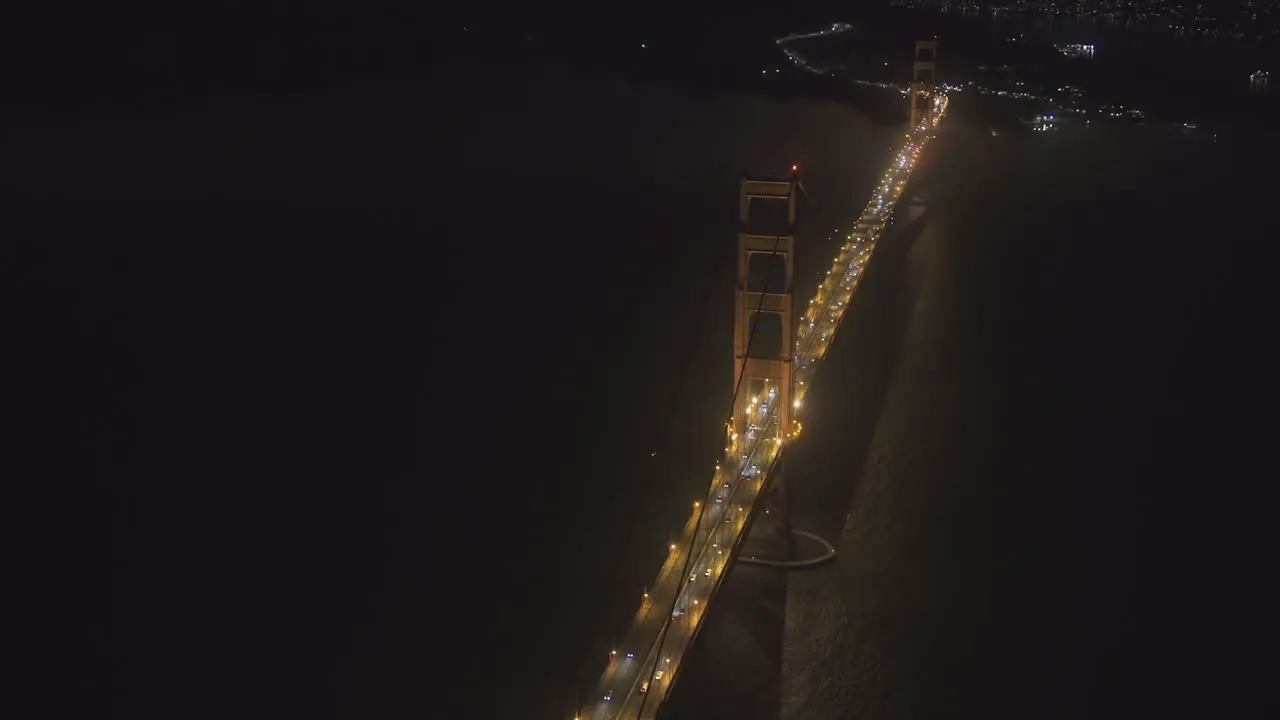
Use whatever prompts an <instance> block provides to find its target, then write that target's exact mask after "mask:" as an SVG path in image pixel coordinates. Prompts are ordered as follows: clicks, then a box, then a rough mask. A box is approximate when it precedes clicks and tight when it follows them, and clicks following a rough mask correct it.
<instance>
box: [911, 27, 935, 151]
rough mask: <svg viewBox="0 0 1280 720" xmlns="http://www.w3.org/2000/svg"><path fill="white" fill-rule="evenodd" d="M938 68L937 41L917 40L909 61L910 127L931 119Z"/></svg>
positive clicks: (913, 127) (913, 128)
mask: <svg viewBox="0 0 1280 720" xmlns="http://www.w3.org/2000/svg"><path fill="white" fill-rule="evenodd" d="M937 69H938V41H937V40H917V41H916V52H915V57H914V59H913V61H912V63H911V129H912V130H915V129H916V128H918V127H920V123H922V122H925V121H928V120H932V114H933V93H934V83H935V82H936V81H937V80H936V75H937Z"/></svg>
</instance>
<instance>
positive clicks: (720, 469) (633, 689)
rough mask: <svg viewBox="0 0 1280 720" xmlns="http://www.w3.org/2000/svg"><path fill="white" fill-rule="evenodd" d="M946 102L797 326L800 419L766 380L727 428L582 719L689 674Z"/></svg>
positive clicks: (658, 698) (625, 705)
mask: <svg viewBox="0 0 1280 720" xmlns="http://www.w3.org/2000/svg"><path fill="white" fill-rule="evenodd" d="M945 111H946V97H945V96H942V95H939V96H937V97H936V98H935V113H934V115H933V116H932V123H929V122H928V121H926V122H922V123H921V124H920V125H919V126H918V127H916V128H914V129H913V131H912V132H910V133H908V134H907V135H906V140H905V143H904V146H903V149H902V150H901V151H900V152H899V153H898V154H897V155H896V156H895V157H894V160H893V161H892V162H891V163H890V166H889V168H888V169H887V170H886V171H885V173H884V174H883V176H882V177H881V182H880V183H879V185H878V186H877V187H876V189H875V191H874V192H873V193H872V195H871V198H870V200H868V202H867V205H866V207H865V208H864V209H863V212H862V214H861V216H860V217H859V219H858V221H857V222H856V223H855V225H854V227H853V230H852V231H851V232H850V233H849V234H848V238H847V242H845V244H844V245H843V246H842V247H841V249H840V251H839V253H837V255H836V257H835V258H833V260H832V267H831V269H830V270H828V271H827V276H826V279H825V280H823V282H822V283H821V284H820V285H819V287H818V290H817V292H816V293H815V295H814V297H813V299H812V300H811V301H810V302H809V305H808V308H807V309H806V311H805V314H804V316H803V318H802V320H801V321H800V327H799V328H798V329H797V335H796V371H795V383H796V386H795V389H794V394H793V397H794V400H793V403H794V413H793V415H794V416H795V417H796V418H797V419H796V420H793V426H792V427H789V428H782V427H779V415H778V412H777V406H776V403H773V402H772V401H773V400H774V398H775V395H776V391H777V388H771V387H768V386H766V387H765V388H764V389H763V391H762V395H761V396H757V397H754V398H752V402H751V404H750V406H749V407H748V409H747V412H748V413H749V414H751V415H752V418H751V420H752V422H751V423H750V424H749V426H748V431H747V432H746V434H745V435H744V436H743V437H738V436H737V435H736V434H734V433H732V432H729V431H726V435H727V437H726V442H725V445H726V446H725V456H724V459H723V460H722V461H721V462H720V463H719V464H718V465H717V466H716V470H715V473H714V474H713V476H712V479H711V486H710V488H709V492H708V495H707V502H706V506H705V507H703V503H701V502H696V503H694V508H693V513H692V515H691V517H690V519H689V521H688V522H687V523H686V524H685V527H684V530H683V531H682V534H681V537H680V539H679V540H677V541H676V542H675V543H673V544H672V545H671V547H670V548H668V556H667V559H666V561H665V562H664V563H663V566H662V568H661V570H659V572H658V576H657V578H656V579H655V580H654V582H653V584H652V586H651V587H650V588H649V590H648V591H647V592H646V593H645V595H644V597H643V598H641V605H640V608H639V610H637V612H636V615H635V617H634V618H633V620H632V624H631V627H630V628H629V629H628V631H627V633H626V636H625V638H624V640H623V641H622V642H621V643H620V644H619V645H618V646H617V647H615V648H614V649H613V650H612V651H611V653H610V656H609V662H608V666H607V667H606V668H605V671H604V673H603V675H602V676H601V678H600V681H599V683H598V684H597V687H596V690H595V692H594V693H593V695H592V697H591V699H590V700H589V702H588V704H587V706H586V707H585V708H583V710H582V711H581V712H580V713H579V715H578V720H613V719H614V718H652V717H655V716H656V714H657V711H658V708H659V707H660V706H661V704H662V702H663V700H665V699H666V697H667V694H668V693H669V692H670V689H671V687H672V685H673V684H674V682H675V678H676V677H677V675H678V674H679V670H680V664H681V661H682V659H683V657H684V652H685V650H686V649H687V648H688V647H689V645H690V644H691V643H692V642H693V639H694V638H695V637H696V635H697V632H698V629H699V628H700V627H701V621H702V618H703V616H704V615H705V613H706V611H707V608H708V607H709V605H710V603H711V601H712V600H713V599H714V596H715V593H716V590H717V589H718V588H719V587H720V581H721V580H722V579H723V577H724V575H725V573H726V571H727V570H728V567H729V563H730V561H731V559H732V557H733V556H734V554H735V551H736V550H737V549H738V547H739V546H740V544H741V543H742V541H743V540H744V539H745V536H746V533H745V532H743V531H744V530H745V529H746V528H747V526H748V525H749V519H750V517H751V513H752V512H753V511H754V510H755V508H756V501H757V500H758V499H759V497H760V494H761V491H762V490H763V488H764V486H765V481H766V479H767V476H768V471H769V469H770V468H771V466H772V463H773V462H774V460H775V459H776V458H777V457H778V456H779V455H780V454H781V451H782V447H783V445H784V443H785V442H787V441H788V440H791V439H794V438H795V437H796V436H797V435H799V433H800V430H801V428H802V424H801V423H800V422H799V420H798V418H799V416H800V414H801V411H802V409H803V404H804V398H805V396H806V395H807V393H808V391H809V388H810V387H811V386H812V379H813V374H814V372H815V371H816V370H817V367H818V364H819V361H820V360H821V359H822V358H823V356H824V355H825V354H826V351H827V348H828V347H829V346H830V344H831V340H832V339H833V338H834V336H835V332H836V330H837V329H839V326H840V322H841V320H842V319H843V318H844V314H845V311H846V310H847V309H848V307H849V301H850V300H851V299H852V297H853V294H854V293H855V292H856V291H857V287H858V283H859V282H860V280H861V278H862V274H863V271H864V270H865V269H866V267H867V264H868V263H869V262H870V260H871V257H872V255H873V253H874V251H875V244H876V241H877V240H878V239H879V237H880V234H881V233H882V232H883V230H884V228H885V227H886V226H888V224H889V223H890V222H891V221H892V219H893V212H894V209H895V208H896V206H897V203H898V201H899V200H900V199H901V197H902V193H903V191H904V190H905V188H906V185H907V181H908V179H909V178H910V175H911V171H912V170H913V169H914V167H915V164H916V162H917V160H918V159H919V157H920V153H921V151H922V150H923V148H924V146H925V145H926V144H927V142H928V140H929V138H930V137H931V136H932V132H933V127H934V125H936V124H937V122H938V121H939V120H941V118H942V117H943V115H944V113H945ZM686 573H687V575H686ZM673 607H674V610H669V608H673ZM664 631H665V632H664Z"/></svg>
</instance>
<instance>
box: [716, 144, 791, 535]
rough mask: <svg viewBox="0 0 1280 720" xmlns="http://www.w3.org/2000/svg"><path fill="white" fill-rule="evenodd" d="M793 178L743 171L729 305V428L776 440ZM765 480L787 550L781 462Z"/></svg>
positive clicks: (784, 405)
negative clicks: (764, 421) (770, 417)
mask: <svg viewBox="0 0 1280 720" xmlns="http://www.w3.org/2000/svg"><path fill="white" fill-rule="evenodd" d="M799 182H800V180H799V176H798V174H797V173H796V169H795V168H794V167H793V168H792V172H791V176H790V177H788V178H785V179H778V178H751V177H743V179H742V183H741V187H740V191H739V214H738V283H737V288H736V290H735V296H736V297H735V302H734V311H733V314H734V317H733V338H734V341H733V358H734V367H733V382H734V388H735V389H736V390H738V392H737V397H736V399H735V401H734V407H733V422H732V423H731V427H730V428H729V429H730V431H731V432H734V433H736V434H737V436H738V437H739V438H744V439H745V438H747V437H748V436H750V437H754V438H755V439H757V440H767V441H774V439H775V438H781V437H783V436H784V435H785V434H786V433H787V432H789V431H790V429H791V420H792V407H791V402H792V387H793V382H794V371H795V356H796V340H795V338H796V316H795V311H794V303H795V296H794V293H793V283H794V279H795V249H796V200H797V198H796V195H797V190H798V189H799ZM769 206H773V207H769ZM784 208H785V209H784ZM753 210H757V211H761V210H762V211H764V212H753ZM770 211H772V212H770ZM784 212H785V215H784ZM768 221H772V222H768ZM739 373H741V375H742V377H741V380H739ZM770 390H772V396H770V394H769V391H770ZM761 403H768V404H769V405H772V406H774V407H776V408H777V415H776V418H777V424H776V425H768V426H763V427H761V426H759V425H758V423H759V422H760V420H759V418H760V417H761V413H759V407H760V404H761ZM769 414H772V413H769ZM763 469H764V468H761V470H763ZM770 485H771V487H772V490H771V492H770V495H771V498H770V502H769V504H770V505H772V506H773V507H775V508H777V510H778V511H779V512H778V515H779V517H778V520H780V522H779V524H778V530H779V531H781V533H782V534H783V535H784V538H785V541H786V543H787V547H788V556H790V555H791V554H793V550H792V548H793V547H794V545H793V539H792V537H791V527H790V512H789V508H788V505H789V503H788V500H787V492H786V485H785V483H784V482H783V479H782V467H781V462H778V463H776V464H775V465H774V468H773V477H772V479H771V480H770Z"/></svg>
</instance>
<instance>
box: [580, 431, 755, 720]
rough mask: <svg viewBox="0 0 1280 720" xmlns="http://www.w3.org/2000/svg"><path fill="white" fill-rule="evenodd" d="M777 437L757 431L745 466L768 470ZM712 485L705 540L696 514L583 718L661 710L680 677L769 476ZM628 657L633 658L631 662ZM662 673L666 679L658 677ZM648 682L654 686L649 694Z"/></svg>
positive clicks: (720, 475) (606, 719)
mask: <svg viewBox="0 0 1280 720" xmlns="http://www.w3.org/2000/svg"><path fill="white" fill-rule="evenodd" d="M761 410H762V411H761V415H763V416H765V418H763V421H765V422H767V421H768V419H769V418H776V412H768V411H765V410H764V409H763V408H762V409H761ZM769 429H770V428H768V427H766V428H762V429H761V430H760V431H757V435H758V436H759V437H757V438H754V439H752V445H751V450H750V452H748V453H747V457H746V460H745V461H743V462H742V464H743V465H745V466H747V467H748V468H750V466H751V465H752V464H757V465H764V464H765V463H767V462H769V461H771V460H772V458H773V457H774V456H775V455H776V453H777V448H778V444H777V443H775V442H772V435H770V434H769V432H768V431H769ZM737 451H738V449H737V445H736V443H735V444H732V445H731V446H730V448H728V452H737ZM748 472H749V473H750V470H748ZM735 481H736V482H735ZM712 482H713V484H714V485H716V486H718V487H713V488H712V489H711V492H710V493H709V497H710V499H711V501H712V504H711V506H710V507H708V508H707V509H706V511H705V512H702V513H701V518H700V523H699V531H698V534H697V537H696V538H693V537H691V532H690V530H691V528H692V527H693V520H694V518H697V517H698V515H699V514H698V512H697V508H695V512H694V514H693V516H692V517H691V518H690V522H689V523H687V524H686V526H685V531H684V534H683V536H682V537H681V540H680V541H679V542H678V543H677V544H676V549H675V550H673V551H672V553H671V555H670V556H669V557H668V560H667V563H666V564H665V565H664V566H663V569H662V571H661V572H660V573H659V581H658V583H656V584H655V587H654V588H653V589H651V590H650V591H649V596H648V597H647V598H645V599H644V602H643V604H642V606H641V609H640V611H639V612H638V613H637V614H636V619H635V621H634V622H633V625H632V628H631V630H630V631H629V632H628V633H627V640H626V642H625V645H626V647H625V648H619V649H617V651H616V653H615V654H613V655H611V656H610V662H609V666H608V667H607V668H606V670H605V673H604V676H603V677H602V678H601V683H600V685H598V686H597V687H598V690H597V692H598V693H599V695H598V697H596V698H593V699H592V706H591V707H589V708H588V709H587V710H586V711H584V712H583V713H581V714H580V715H579V717H581V718H590V719H591V720H610V719H611V718H615V717H634V716H635V714H636V713H637V712H638V711H639V710H640V704H641V702H644V701H645V697H646V695H648V694H652V697H649V698H648V701H647V702H644V704H645V714H646V715H648V714H649V707H650V706H652V708H653V709H654V710H656V709H657V708H658V707H659V706H660V705H661V700H662V699H663V697H664V696H665V695H666V693H667V691H668V690H669V688H670V687H671V681H672V679H673V678H674V676H675V675H676V673H677V671H678V669H679V662H680V656H681V654H682V652H683V648H684V647H685V646H686V645H687V642H688V640H689V639H691V638H692V636H693V634H694V632H695V631H696V629H697V627H698V621H699V620H700V619H701V616H702V613H703V612H704V611H705V609H706V607H707V604H708V601H709V599H710V598H711V596H712V595H713V593H714V590H715V587H716V586H717V584H718V583H717V581H718V580H719V579H720V577H721V576H722V575H723V573H724V571H725V569H726V568H727V566H728V558H729V555H730V553H727V552H725V550H726V549H728V548H731V546H732V543H733V542H735V541H736V539H737V538H738V537H740V536H741V534H742V532H741V531H742V529H743V528H744V527H745V525H746V519H747V515H748V513H747V510H748V508H750V507H751V505H752V503H754V502H755V500H756V497H757V495H758V493H759V491H760V489H761V487H763V482H764V476H763V474H754V473H751V474H748V475H745V476H744V475H742V474H741V473H738V472H737V471H736V469H735V471H734V472H732V473H725V472H723V471H721V472H717V473H716V474H715V475H714V477H713V479H712ZM691 540H693V541H696V543H697V546H696V548H695V549H694V550H692V552H694V561H693V562H692V563H690V567H689V570H688V572H689V575H688V577H683V576H682V575H677V572H681V573H682V572H683V571H684V570H685V564H686V559H687V557H686V556H685V554H684V551H683V548H685V547H687V546H688V545H689V543H690V541H691ZM677 593H678V594H679V601H678V602H676V604H675V608H676V612H675V614H674V616H668V608H670V607H672V601H673V600H675V599H676V596H677ZM667 625H670V628H669V629H668V630H667V633H666V635H665V637H662V638H661V640H662V646H661V649H663V651H662V653H661V654H660V653H659V649H660V648H659V647H658V644H657V643H658V640H659V637H660V636H661V633H662V630H663V628H664V626H667ZM628 654H630V655H632V656H633V657H627V655H628ZM659 671H661V673H662V674H661V675H658V672H659ZM646 679H647V680H649V683H650V686H649V687H648V688H645V690H644V691H642V690H641V688H643V687H644V682H645V680H646Z"/></svg>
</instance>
